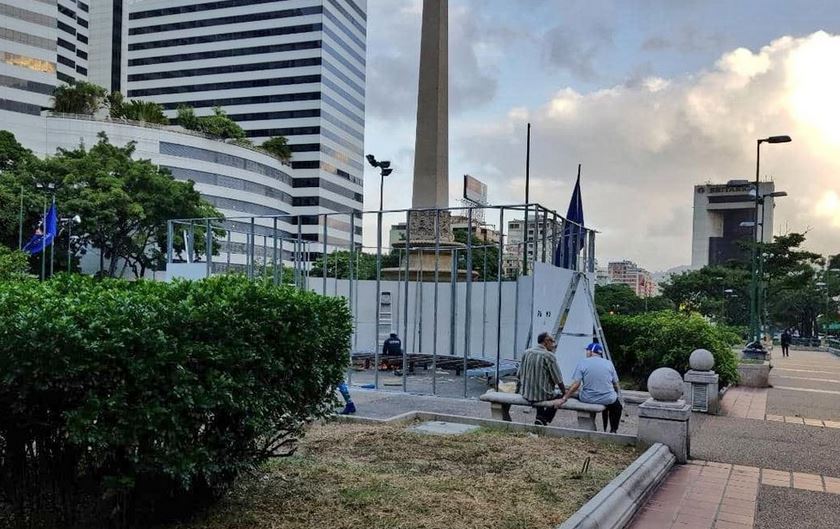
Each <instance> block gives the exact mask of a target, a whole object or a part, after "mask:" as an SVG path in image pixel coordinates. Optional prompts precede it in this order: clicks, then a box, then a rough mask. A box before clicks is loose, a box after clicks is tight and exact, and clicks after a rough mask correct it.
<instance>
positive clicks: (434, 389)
mask: <svg viewBox="0 0 840 529" xmlns="http://www.w3.org/2000/svg"><path fill="white" fill-rule="evenodd" d="M439 272H440V210H439V209H438V210H435V295H434V302H433V304H434V305H433V307H434V316H435V317H434V319H433V320H432V395H437V343H438V340H437V331H438V276H439Z"/></svg>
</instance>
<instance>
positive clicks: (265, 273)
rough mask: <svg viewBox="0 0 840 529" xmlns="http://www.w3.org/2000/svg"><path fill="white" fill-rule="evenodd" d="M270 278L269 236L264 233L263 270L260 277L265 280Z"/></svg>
mask: <svg viewBox="0 0 840 529" xmlns="http://www.w3.org/2000/svg"><path fill="white" fill-rule="evenodd" d="M267 276H268V235H267V234H266V233H265V232H263V269H262V273H260V277H262V278H263V279H265V278H266V277H267Z"/></svg>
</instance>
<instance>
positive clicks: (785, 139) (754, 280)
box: [750, 136, 791, 344]
mask: <svg viewBox="0 0 840 529" xmlns="http://www.w3.org/2000/svg"><path fill="white" fill-rule="evenodd" d="M790 141H791V139H790V136H770V137H769V138H762V139H759V140H756V145H755V211H754V220H753V245H752V277H751V280H750V338H751V342H752V343H759V344H760V343H761V335H760V331H759V314H758V309H759V299H758V298H759V289H758V273H759V271H758V266H759V259H760V257H759V254H758V244H759V242H763V241H759V240H758V235H759V232H758V206H759V202H760V201H761V192H760V191H759V186H760V184H761V182H760V180H759V174H760V163H761V144H762V143H789V142H790Z"/></svg>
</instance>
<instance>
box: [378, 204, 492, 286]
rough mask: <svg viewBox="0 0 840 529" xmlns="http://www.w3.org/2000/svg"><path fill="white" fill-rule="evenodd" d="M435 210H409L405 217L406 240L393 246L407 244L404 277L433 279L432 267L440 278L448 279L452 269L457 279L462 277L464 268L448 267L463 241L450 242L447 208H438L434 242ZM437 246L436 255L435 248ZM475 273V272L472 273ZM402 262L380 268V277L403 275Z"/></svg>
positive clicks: (398, 247)
mask: <svg viewBox="0 0 840 529" xmlns="http://www.w3.org/2000/svg"><path fill="white" fill-rule="evenodd" d="M435 222H436V212H435V211H412V212H411V213H410V215H409V220H408V231H407V233H406V235H407V238H408V240H407V241H399V242H395V243H394V244H393V245H392V246H393V247H394V248H395V249H405V248H406V245H408V280H409V281H434V280H435V268H437V279H438V281H440V282H444V281H451V280H452V274H453V272H454V273H455V274H456V277H457V280H459V281H461V280H466V278H467V271H466V270H454V271H453V270H452V263H453V257H454V255H455V252H456V251H458V250H463V249H465V248H466V245H464V244H461V243H458V242H454V238H453V236H452V218H451V216H450V214H449V211H441V212H440V220H439V223H440V228H439V229H440V244H435ZM436 247H437V248H438V250H439V252H438V255H436V253H435V248H436ZM474 275H475V274H474ZM405 277H406V269H405V265H403V266H401V267H399V268H383V269H382V278H383V279H387V280H394V279H405Z"/></svg>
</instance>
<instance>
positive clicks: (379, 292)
mask: <svg viewBox="0 0 840 529" xmlns="http://www.w3.org/2000/svg"><path fill="white" fill-rule="evenodd" d="M324 288H326V283H324ZM392 314H393V312H392ZM381 319H382V208H381V207H380V208H379V211H377V212H376V332H374V336H373V387H374V388H376V389H379V328H380V326H381V325H382V323H381V322H380V320H381ZM388 330H389V331H390V329H388Z"/></svg>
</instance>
